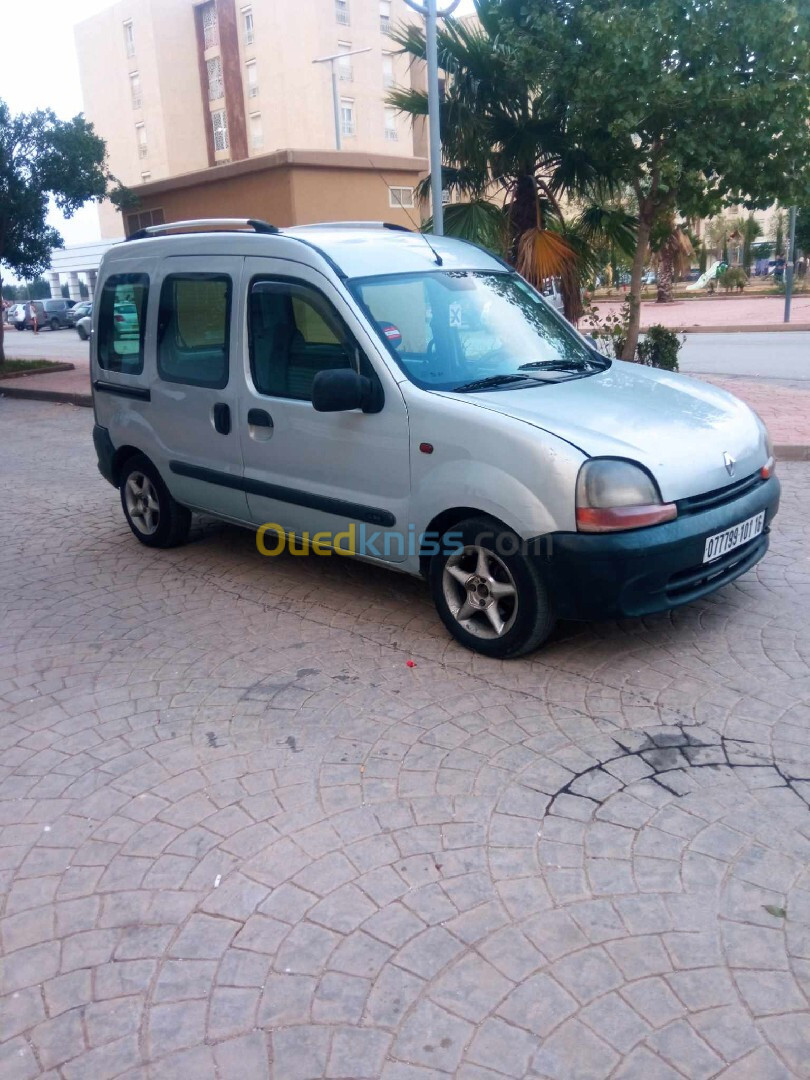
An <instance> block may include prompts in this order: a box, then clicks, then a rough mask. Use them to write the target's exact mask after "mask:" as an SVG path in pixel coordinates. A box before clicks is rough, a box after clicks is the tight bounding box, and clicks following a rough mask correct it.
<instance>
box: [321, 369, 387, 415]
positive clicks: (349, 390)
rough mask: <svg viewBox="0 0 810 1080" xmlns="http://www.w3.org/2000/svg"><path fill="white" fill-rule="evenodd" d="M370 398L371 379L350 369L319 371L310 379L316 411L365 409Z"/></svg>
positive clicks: (369, 402)
mask: <svg viewBox="0 0 810 1080" xmlns="http://www.w3.org/2000/svg"><path fill="white" fill-rule="evenodd" d="M371 399H372V386H371V379H367V378H366V376H365V375H358V374H357V372H356V371H352V370H350V369H345V368H344V369H343V370H339V369H335V370H331V371H330V370H326V371H319V372H318V373H317V374H316V375H315V377H314V379H313V380H312V405H313V407H314V409H315V410H316V411H317V412H350V411H351V410H352V409H366V407H367V406H368V405H370V404H371Z"/></svg>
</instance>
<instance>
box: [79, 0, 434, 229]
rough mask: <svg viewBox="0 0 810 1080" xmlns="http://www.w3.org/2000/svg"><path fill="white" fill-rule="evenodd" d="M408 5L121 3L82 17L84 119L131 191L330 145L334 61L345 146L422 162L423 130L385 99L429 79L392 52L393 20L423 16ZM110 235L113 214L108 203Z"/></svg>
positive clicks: (386, 1)
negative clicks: (333, 58) (324, 60)
mask: <svg viewBox="0 0 810 1080" xmlns="http://www.w3.org/2000/svg"><path fill="white" fill-rule="evenodd" d="M417 18H418V17H417V16H416V15H415V14H414V13H413V11H412V10H411V9H410V8H408V7H407V5H406V4H405V2H404V0H254V2H253V3H250V4H246V3H242V2H240V0H119V2H117V3H115V4H113V6H112V7H109V8H107V9H106V10H104V11H102V12H100V13H99V14H97V15H94V16H92V17H91V18H89V19H86V20H84V21H83V22H81V23H79V24H78V26H77V27H76V48H77V52H78V58H79V70H80V75H81V82H82V90H83V95H84V107H85V115H86V116H87V118H88V120H90V121H91V122H92V123H93V124H94V125H95V128H96V131H97V132H98V133H99V134H100V135H101V136H102V137H103V138H104V139H105V140H106V142H107V151H108V155H109V165H110V169H111V171H112V173H113V174H114V175H115V176H116V177H118V179H119V180H121V182H122V183H124V184H126V185H127V186H129V187H133V188H134V189H135V190H136V192H137V190H138V189H139V188H140V186H141V185H150V184H153V183H155V182H157V181H162V180H165V179H168V178H171V177H176V176H180V175H184V174H188V173H194V172H198V171H200V170H204V169H207V168H211V167H213V166H218V165H222V164H225V163H235V162H238V161H242V160H245V159H248V158H253V157H256V156H260V155H266V154H268V153H272V152H274V151H280V150H287V149H290V148H291V149H294V150H308V151H312V150H314V151H323V150H332V149H334V147H335V133H334V109H333V97H332V81H331V71H330V65H329V64H313V63H312V61H313V60H317V59H320V58H321V57H324V56H329V55H332V54H335V53H343V52H346V53H348V52H350V51H352V50H353V49H363V48H367V47H368V48H370V51H369V52H367V53H363V54H361V55H357V56H347V57H346V59H345V60H339V61H338V72H339V81H338V87H339V115H340V127H341V133H342V142H343V150H344V151H345V152H353V153H356V154H366V155H374V156H375V157H378V156H379V155H391V156H395V157H397V158H399V159H401V158H403V157H414V158H423V157H425V156H426V155H427V145H426V139H425V134H424V129H423V125H422V124H421V122H420V123H418V124H417V126H416V128H415V129H413V130H412V128H411V123H410V120H408V119H407V118H405V117H401V116H398V115H397V114H396V113H395V111H394V110H392V109H390V108H389V107H387V106H386V104H385V95H386V94H387V92H388V90H389V89H390V87H391V86H393V85H394V84H395V83H396V84H398V85H406V86H409V85H411V84H412V80H415V82H416V84H417V85H424V74H423V71H422V65H418V64H417V65H411V64H410V62H409V60H408V59H407V58H406V57H403V56H399V55H396V52H395V50H396V46H395V44H394V42H392V41H391V39H390V38H389V37H388V35H387V31H388V30H389V28H390V27H391V26H392V25H395V24H396V23H398V22H403V21H408V20H413V19H417ZM99 214H100V220H101V231H102V235H103V236H120V235H121V233H122V231H123V230H122V227H121V219H120V217H119V215H118V212H117V211H116V210H115V209H114V208H113V207H112V206H111V205H110V204H109V203H105V204H103V205H102V207H101V209H100V212H99Z"/></svg>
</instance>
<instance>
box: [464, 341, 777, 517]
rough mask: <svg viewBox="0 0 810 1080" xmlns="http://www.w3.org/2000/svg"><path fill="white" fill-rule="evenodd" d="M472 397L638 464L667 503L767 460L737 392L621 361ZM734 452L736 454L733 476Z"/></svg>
mask: <svg viewBox="0 0 810 1080" xmlns="http://www.w3.org/2000/svg"><path fill="white" fill-rule="evenodd" d="M454 396H455V395H454ZM465 396H466V395H465ZM467 399H468V400H469V401H470V402H474V404H475V405H477V406H479V407H484V408H486V409H492V410H494V411H496V412H500V413H504V414H506V415H509V416H514V417H515V418H516V419H518V420H521V421H523V422H525V423H527V424H532V425H533V426H535V427H537V428H541V429H543V430H544V431H549V432H551V433H552V434H554V435H557V436H559V437H560V438H562V439H565V440H566V441H567V442H570V443H573V444H574V445H575V446H577V447H578V448H579V449H580V450H582V452H583V453H585V454H587V455H588V456H589V457H622V458H629V459H631V460H633V461H638V462H639V463H640V464H642V465H644V466H645V467H646V468H647V469H648V470H649V471H650V472H651V473H652V474H653V476H654V477H655V479H656V480H657V481H658V485H659V487H660V489H661V495H662V497H663V499H664V501H665V502H670V501H674V500H676V499H683V498H688V497H689V496H692V495H700V494H702V493H703V492H706V491H713V490H715V489H717V488H722V487H726V486H728V485H729V484H732V483H734V482H735V481H737V480H741V479H743V478H744V477H746V476H749V475H750V474H751V473H753V472H755V471H756V470H757V469H759V468H761V467H762V466H763V465H764V464H765V460H766V457H767V452H766V450H765V442H764V439H765V436H764V429H763V426H762V423H761V422H760V420H759V419H758V418H757V416H756V414H755V413H754V412H753V411H752V410H751V409H750V408H749V407H748V406H747V405H746V404H745V403H744V402H742V401H740V400H739V398H736V397H734V395H733V394H729V393H726V391H724V390H719V389H717V387H715V386H711V385H710V384H709V383H705V382H701V381H699V380H697V379H690V378H687V377H686V376H684V375H676V374H674V373H672V372H668V371H659V370H656V369H654V368H645V367H641V366H640V365H638V364H630V363H624V362H623V361H619V360H616V361H614V362H613V363H612V364H611V366H610V368H608V369H607V370H606V371H603V372H600V373H599V374H596V375H591V376H588V377H586V378H582V379H572V380H570V381H566V382H560V383H548V384H546V385H543V386H532V387H528V388H526V389H524V390H507V391H490V392H485V393H475V394H470V395H468V396H467ZM726 455H729V456H730V457H731V458H733V459H734V463H733V472H732V473H730V472H729V470H728V468H727V466H726V461H727V458H726Z"/></svg>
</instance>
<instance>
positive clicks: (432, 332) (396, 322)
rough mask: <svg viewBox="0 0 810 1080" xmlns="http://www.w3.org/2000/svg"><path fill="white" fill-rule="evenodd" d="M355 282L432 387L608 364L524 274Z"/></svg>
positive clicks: (416, 378)
mask: <svg viewBox="0 0 810 1080" xmlns="http://www.w3.org/2000/svg"><path fill="white" fill-rule="evenodd" d="M349 286H350V288H351V290H352V292H353V293H354V295H355V297H356V298H357V299H358V300H359V301H360V303H361V304H362V305H363V306H364V307H365V309H366V311H367V312H368V313H369V315H370V317H371V320H372V322H373V323H374V325H375V327H376V329H377V332H378V333H379V334H380V336H381V337H382V338H383V340H384V341H385V342H386V344H387V346H388V347H389V349H390V350H391V352H392V353H393V355H394V357H395V358H396V360H397V363H398V364H399V366H400V367H401V368H402V370H403V371H404V372H405V374H406V375H407V376H408V378H409V379H411V381H412V382H414V383H416V385H417V386H421V387H423V388H425V389H427V390H457V391H459V392H470V393H472V392H474V391H476V390H486V389H498V390H509V389H523V388H524V387H525V386H528V385H539V384H541V383H547V382H552V381H553V382H558V381H560V380H564V379H570V378H581V377H583V376H585V375H591V374H593V373H594V372H596V371H601V370H603V369H604V367H605V366H607V362H606V361H604V360H600V359H599V358H598V357H597V356H596V354H594V353H592V352H590V351H589V350H588V348H587V346H586V345H585V344H584V343H583V342H582V341H581V340H580V339H579V338H578V337H577V336H576V334H574V333H573V331H572V330H571V329H570V328H569V327H568V326H567V324H566V323H565V322H564V321H563V320H562V319H561V318H559V317H557V316H555V315H554V314H553V313H552V312H551V311H550V310H549V308H548V306H547V305H546V304H545V303H544V302H543V300H542V299H541V298H540V296H539V295H538V293H536V292H535V290H534V289H532V288H531V286H530V285H528V284H527V283H526V282H525V281H524V280H523V279H522V278H521V277H519V276H518V275H517V274H513V273H508V272H503V273H492V272H490V271H476V270H442V271H430V272H426V273H416V274H390V275H386V276H385V277H374V278H363V279H361V278H357V279H355V280H354V281H350V282H349Z"/></svg>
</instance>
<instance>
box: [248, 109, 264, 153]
mask: <svg viewBox="0 0 810 1080" xmlns="http://www.w3.org/2000/svg"><path fill="white" fill-rule="evenodd" d="M250 145H251V146H252V147H253V149H254V150H261V148H262V147H263V146H264V132H263V131H262V114H261V113H257V112H254V113H251V114H250Z"/></svg>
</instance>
